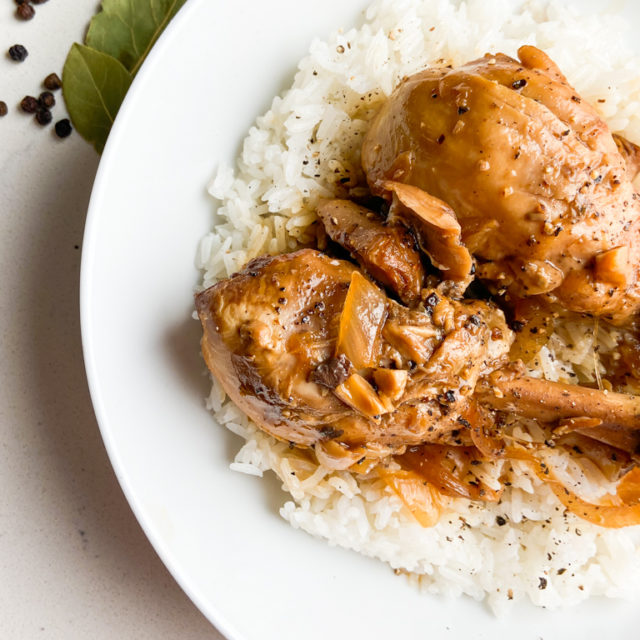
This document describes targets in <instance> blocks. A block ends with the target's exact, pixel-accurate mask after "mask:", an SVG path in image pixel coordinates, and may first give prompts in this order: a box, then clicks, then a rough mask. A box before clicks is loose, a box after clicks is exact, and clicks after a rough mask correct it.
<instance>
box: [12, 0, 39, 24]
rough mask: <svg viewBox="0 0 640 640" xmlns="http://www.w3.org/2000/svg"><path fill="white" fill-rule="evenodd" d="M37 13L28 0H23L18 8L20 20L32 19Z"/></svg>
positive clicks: (17, 14) (17, 12)
mask: <svg viewBox="0 0 640 640" xmlns="http://www.w3.org/2000/svg"><path fill="white" fill-rule="evenodd" d="M35 15H36V10H35V9H34V8H33V7H32V6H31V5H30V4H29V3H28V2H23V3H22V4H21V5H18V8H17V9H16V16H17V17H18V18H20V20H31V18H33V16H35Z"/></svg>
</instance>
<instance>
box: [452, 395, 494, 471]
mask: <svg viewBox="0 0 640 640" xmlns="http://www.w3.org/2000/svg"><path fill="white" fill-rule="evenodd" d="M460 417H461V418H463V419H464V420H466V421H467V422H468V423H469V425H470V427H469V429H470V433H471V440H472V441H473V444H474V445H475V446H476V448H477V449H478V451H479V452H480V453H481V454H482V456H483V457H484V458H486V459H488V460H495V459H497V458H499V457H500V456H502V455H503V454H504V446H505V445H504V440H501V439H500V438H494V437H493V436H492V435H490V434H489V433H488V432H489V429H490V424H491V422H490V420H488V419H487V416H486V414H485V413H484V410H483V409H482V408H481V407H480V406H479V405H478V403H477V402H472V403H471V404H470V405H469V408H468V409H467V410H466V411H465V412H464V413H463V414H462V415H461V416H460Z"/></svg>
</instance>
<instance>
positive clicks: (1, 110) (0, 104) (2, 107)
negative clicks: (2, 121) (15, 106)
mask: <svg viewBox="0 0 640 640" xmlns="http://www.w3.org/2000/svg"><path fill="white" fill-rule="evenodd" d="M7 113H9V107H7V103H6V102H4V100H0V118H2V116H6V115H7Z"/></svg>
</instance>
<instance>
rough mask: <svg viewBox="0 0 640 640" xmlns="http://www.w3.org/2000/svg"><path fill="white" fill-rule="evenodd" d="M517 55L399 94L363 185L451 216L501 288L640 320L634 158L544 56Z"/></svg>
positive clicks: (402, 88) (479, 268)
mask: <svg viewBox="0 0 640 640" xmlns="http://www.w3.org/2000/svg"><path fill="white" fill-rule="evenodd" d="M518 56H519V60H515V59H513V58H510V57H508V56H506V55H503V54H497V55H486V56H485V57H484V58H481V59H479V60H475V61H473V62H469V63H468V64H466V65H464V66H462V67H459V68H457V69H449V68H434V69H427V70H425V71H423V72H420V73H418V74H416V75H414V76H411V77H409V78H408V79H406V80H405V81H404V82H402V83H401V84H400V85H399V86H398V88H397V89H396V90H395V92H394V93H393V94H392V96H391V97H390V99H389V100H388V101H387V102H386V103H385V104H384V105H383V106H382V108H381V110H380V112H379V113H378V114H377V116H376V117H375V118H374V121H373V123H372V126H371V129H370V131H369V132H368V134H367V136H366V138H365V141H364V144H363V148H362V164H363V168H364V170H365V172H366V175H367V179H368V181H369V185H370V187H371V189H372V191H373V192H374V194H376V195H381V196H383V197H386V198H387V199H389V200H391V199H392V198H394V199H397V190H396V192H395V193H394V190H393V189H392V188H391V187H390V185H393V184H397V183H403V184H406V185H411V186H413V187H416V188H418V189H421V190H423V191H425V192H426V193H427V194H429V196H430V197H431V198H432V199H434V200H436V199H437V200H441V201H442V202H443V204H444V206H447V207H450V208H451V209H452V210H453V212H454V214H455V217H456V218H457V221H458V223H459V225H460V228H461V243H462V245H464V247H466V249H468V251H469V252H470V253H471V254H472V255H473V257H474V258H475V259H476V261H477V264H476V265H475V266H476V272H475V275H476V277H479V278H482V279H484V280H486V281H487V282H489V283H491V285H492V287H493V288H494V289H495V290H501V291H505V292H508V294H509V296H510V297H511V298H512V299H518V298H525V297H529V296H543V297H545V298H547V299H548V300H549V301H551V302H553V303H559V304H560V305H562V306H563V307H564V308H566V309H569V310H571V311H576V312H584V313H590V314H593V315H597V316H601V317H603V318H605V319H607V320H610V321H612V322H615V323H622V322H624V321H626V320H627V319H628V318H629V317H630V316H632V315H633V314H634V313H636V312H637V311H638V309H639V308H640V273H639V272H640V200H639V198H638V195H637V194H636V193H635V191H634V188H633V185H632V184H631V180H632V179H633V177H634V176H635V173H636V172H637V158H638V155H637V147H635V145H631V144H630V143H628V142H627V141H624V140H622V139H620V138H618V139H617V140H614V138H613V137H612V135H611V133H610V131H609V129H608V127H607V125H606V124H605V123H604V121H603V120H602V119H601V118H600V117H599V116H598V114H597V113H596V111H595V110H594V109H593V108H592V107H591V106H590V105H588V104H587V103H586V102H585V101H584V100H582V99H581V98H580V97H579V96H578V94H577V93H576V91H575V90H574V89H573V88H572V87H571V86H570V85H569V83H568V82H567V80H566V78H565V77H564V76H563V75H562V73H561V72H560V70H559V69H558V67H557V66H556V65H555V64H554V63H553V61H552V60H550V59H549V57H548V56H547V55H546V54H544V53H543V52H542V51H540V50H539V49H536V48H535V47H531V46H523V47H521V48H520V49H519V51H518ZM434 233H437V232H434ZM460 255H461V257H462V258H464V255H463V254H462V253H461V254H460Z"/></svg>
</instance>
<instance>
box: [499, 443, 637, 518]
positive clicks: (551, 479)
mask: <svg viewBox="0 0 640 640" xmlns="http://www.w3.org/2000/svg"><path fill="white" fill-rule="evenodd" d="M506 455H507V458H509V459H511V460H524V461H526V462H529V463H531V466H532V468H533V471H534V473H535V474H536V476H537V477H538V478H540V480H542V481H543V482H545V483H547V484H548V485H549V487H550V488H551V490H552V491H553V493H555V495H556V497H557V498H558V500H559V501H560V502H561V503H562V504H563V505H564V506H565V507H566V508H567V509H568V510H569V511H570V512H571V513H574V514H575V515H577V516H578V517H580V518H582V519H584V520H587V521H588V522H592V523H594V524H597V525H600V526H601V527H608V528H611V529H616V528H620V527H628V526H631V525H637V524H640V477H639V473H640V472H637V471H638V470H637V468H636V469H634V470H633V471H631V472H629V474H627V477H625V478H623V479H622V481H621V483H620V485H619V486H618V491H617V493H616V495H612V496H607V497H606V498H604V499H603V500H602V502H601V504H592V503H590V502H587V501H585V500H583V499H582V498H580V497H579V496H578V495H576V494H575V493H574V492H573V491H571V490H570V489H568V488H567V487H565V486H564V485H563V484H562V482H560V480H558V479H557V478H556V477H555V476H554V474H553V472H552V471H551V469H550V468H549V467H548V466H547V465H546V464H545V463H544V462H543V461H542V460H540V459H539V458H537V457H536V456H535V455H534V454H532V453H531V452H530V451H527V450H526V449H522V448H520V447H513V446H512V447H508V448H507V451H506ZM631 474H633V475H631ZM627 478H628V479H627ZM625 481H626V482H625Z"/></svg>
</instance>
